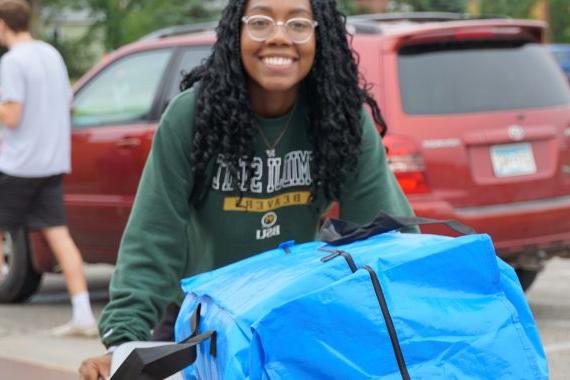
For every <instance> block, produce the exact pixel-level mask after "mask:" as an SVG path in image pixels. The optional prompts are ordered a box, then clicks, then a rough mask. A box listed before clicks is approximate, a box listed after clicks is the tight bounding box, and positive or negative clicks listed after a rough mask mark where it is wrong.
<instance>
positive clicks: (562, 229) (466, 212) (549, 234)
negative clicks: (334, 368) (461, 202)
mask: <svg viewBox="0 0 570 380" xmlns="http://www.w3.org/2000/svg"><path fill="white" fill-rule="evenodd" d="M410 201H411V203H412V207H413V208H414V210H415V212H416V214H417V215H420V216H426V217H431V218H437V219H454V220H458V221H460V222H462V223H464V224H467V225H468V226H470V227H472V228H474V229H475V230H476V231H477V232H479V233H487V234H489V235H490V236H491V237H492V238H493V242H494V244H495V248H496V250H497V252H498V253H499V255H500V256H501V257H504V258H507V259H512V258H514V256H517V255H519V254H521V253H530V252H536V251H545V252H547V253H550V254H557V252H564V251H566V252H567V251H568V250H569V249H570V196H565V197H558V198H550V199H543V200H534V201H528V202H517V203H511V204H500V205H490V206H481V207H468V208H454V207H452V206H451V205H450V204H449V203H448V202H445V201H441V200H433V199H410ZM422 230H423V231H424V232H428V233H443V232H444V231H445V230H444V229H441V228H440V227H436V228H434V229H432V228H422Z"/></svg>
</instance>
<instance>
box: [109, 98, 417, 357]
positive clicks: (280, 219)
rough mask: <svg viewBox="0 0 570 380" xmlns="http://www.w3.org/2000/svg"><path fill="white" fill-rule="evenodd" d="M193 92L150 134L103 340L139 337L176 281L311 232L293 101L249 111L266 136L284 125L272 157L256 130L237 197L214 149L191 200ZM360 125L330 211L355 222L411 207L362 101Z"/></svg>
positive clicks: (299, 114) (312, 207)
mask: <svg viewBox="0 0 570 380" xmlns="http://www.w3.org/2000/svg"><path fill="white" fill-rule="evenodd" d="M195 98H196V94H195V91H194V90H192V89H191V90H188V91H185V92H184V93H182V94H181V95H179V96H178V97H177V98H176V99H175V100H173V101H172V103H171V105H170V106H169V107H168V109H167V111H166V112H165V114H164V116H163V118H162V120H161V122H160V126H159V128H158V130H157V133H156V135H155V138H154V141H153V145H152V149H151V152H150V155H149V158H148V160H147V163H146V167H145V169H144V172H143V175H142V178H141V182H140V185H139V188H138V192H137V195H136V199H135V203H134V206H133V210H132V212H131V216H130V219H129V222H128V224H127V227H126V230H125V233H124V235H123V239H122V242H121V246H120V249H119V255H118V259H117V265H116V268H115V271H114V273H113V277H112V279H111V284H110V302H109V304H108V305H107V306H106V307H105V309H104V311H103V314H102V316H101V319H100V322H99V327H100V331H101V336H102V337H103V343H104V344H105V345H106V346H111V345H117V344H119V343H123V342H127V341H133V340H148V339H149V333H150V330H151V329H152V328H153V327H154V326H155V324H156V323H157V322H158V320H159V319H160V316H161V315H162V313H163V311H164V309H165V307H166V306H167V305H168V304H169V303H172V302H175V301H180V300H181V297H182V294H181V290H180V286H179V281H180V280H181V279H183V278H185V277H188V276H191V275H193V274H196V273H200V272H204V271H208V270H211V269H214V268H217V267H220V266H223V265H226V264H229V263H231V262H235V261H238V260H241V259H243V258H245V257H248V256H250V255H253V254H256V253H260V252H263V251H266V250H269V249H272V248H275V247H277V246H278V245H279V243H281V242H284V241H287V240H295V241H296V242H297V243H303V242H307V241H311V240H315V237H316V234H317V231H318V226H319V219H320V216H321V214H322V213H324V212H326V210H327V208H328V207H329V206H330V205H329V204H325V202H324V201H323V200H322V199H321V200H320V201H316V202H315V204H310V203H309V196H310V184H311V181H312V180H311V174H310V170H309V167H310V160H311V155H312V146H311V144H310V143H309V141H308V138H307V134H306V130H307V120H308V119H307V109H306V105H305V104H303V103H299V104H297V106H296V107H295V108H294V110H293V111H291V112H292V114H289V115H285V116H283V117H281V118H277V119H262V118H258V119H257V122H258V123H259V126H260V127H261V129H262V131H263V133H264V134H265V136H266V138H267V140H268V141H270V142H274V141H275V140H276V139H277V138H278V137H279V136H280V134H281V132H282V131H283V129H284V128H285V127H286V124H287V122H288V121H289V124H288V129H287V131H286V133H285V134H284V135H283V137H282V139H281V140H280V141H279V144H278V145H277V147H276V152H275V153H276V154H275V157H268V154H267V153H266V150H267V146H266V144H267V143H266V142H265V141H264V139H263V138H262V136H261V135H259V134H258V136H257V137H256V140H255V152H256V154H255V157H254V160H253V169H254V170H253V174H252V180H251V184H250V186H249V188H248V189H242V190H245V191H244V198H243V199H242V201H241V203H239V204H238V202H237V201H238V197H237V196H236V194H237V192H236V191H235V190H234V189H232V186H231V181H230V179H231V178H230V176H229V172H228V170H227V167H226V166H225V164H224V160H223V157H218V159H217V160H216V163H215V164H216V165H215V166H214V171H213V179H212V183H211V185H210V188H209V190H208V192H207V195H206V196H205V198H204V199H203V200H202V201H201V202H199V203H198V204H197V205H195V204H194V203H196V202H191V201H190V195H191V192H192V189H193V187H194V181H193V174H192V163H191V160H190V153H191V147H192V130H193V115H194V103H195ZM290 117H291V118H290ZM361 124H362V128H363V136H362V145H361V150H360V152H361V153H360V156H359V163H358V168H357V170H356V171H355V173H354V175H353V176H352V177H351V178H349V179H348V180H347V181H346V183H344V184H343V186H342V190H341V195H340V199H338V201H339V204H340V217H341V218H342V219H346V220H349V221H353V222H357V223H365V222H368V221H370V220H371V219H372V218H373V217H374V216H375V215H376V214H377V213H378V212H379V211H380V210H384V211H386V212H389V213H391V214H394V215H400V216H408V215H412V211H411V208H410V206H409V204H408V202H407V200H406V198H405V197H404V195H403V194H402V191H401V190H400V187H399V185H398V183H397V181H396V180H395V178H394V176H393V174H392V173H391V171H390V170H388V167H387V165H386V157H385V150H384V148H383V146H382V144H381V141H380V137H379V135H378V133H377V131H376V129H375V127H374V125H373V123H372V120H371V119H370V116H369V115H368V113H367V112H366V111H365V110H364V109H363V110H362V114H361ZM320 198H322V197H320Z"/></svg>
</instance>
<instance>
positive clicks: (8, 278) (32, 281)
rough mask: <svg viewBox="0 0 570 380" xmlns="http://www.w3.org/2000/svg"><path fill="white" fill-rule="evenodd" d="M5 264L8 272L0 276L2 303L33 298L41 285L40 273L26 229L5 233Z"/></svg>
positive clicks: (0, 299) (0, 298)
mask: <svg viewBox="0 0 570 380" xmlns="http://www.w3.org/2000/svg"><path fill="white" fill-rule="evenodd" d="M0 243H1V244H3V246H4V262H5V263H6V264H7V268H8V272H7V273H6V274H4V275H1V274H0V302H1V303H16V302H22V301H25V300H26V299H28V298H29V297H30V296H32V295H33V294H34V293H35V292H36V290H38V287H39V285H40V281H41V279H42V274H41V273H38V272H37V271H36V270H35V269H34V267H33V265H32V259H31V252H30V248H29V244H28V234H27V232H26V230H25V229H24V228H18V229H14V230H9V231H4V241H2V242H0Z"/></svg>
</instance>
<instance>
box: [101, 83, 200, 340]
mask: <svg viewBox="0 0 570 380" xmlns="http://www.w3.org/2000/svg"><path fill="white" fill-rule="evenodd" d="M193 106H194V101H193V95H192V93H191V92H186V93H183V94H182V95H180V96H179V97H178V98H176V99H175V100H174V101H173V102H172V103H171V105H170V106H169V108H168V109H167V111H166V112H165V115H164V117H163V118H162V120H161V122H160V126H159V128H158V130H157V132H156V135H155V137H154V141H153V143H152V148H151V152H150V155H149V157H148V159H147V163H146V165H145V168H144V171H143V174H142V177H141V181H140V183H139V187H138V191H137V194H136V198H135V202H134V205H133V209H132V212H131V215H130V218H129V221H128V223H127V227H126V230H125V232H124V234H123V238H122V241H121V245H120V248H119V255H118V258H117V264H116V267H115V271H114V272H113V276H112V278H111V283H110V287H109V293H110V302H109V303H108V304H107V306H106V307H105V309H104V310H103V313H102V316H101V318H100V321H99V330H100V333H101V337H102V340H103V344H104V345H105V346H107V347H108V346H112V345H117V344H120V343H124V342H127V341H134V340H142V341H144V340H148V339H149V337H150V330H151V329H152V328H153V327H154V326H155V325H156V323H157V322H158V320H159V319H160V317H161V316H162V314H163V312H164V310H165V308H166V306H167V305H168V304H169V303H172V302H175V301H177V300H178V298H179V297H180V296H181V291H180V286H179V280H180V279H181V278H182V277H183V275H184V270H185V268H186V267H187V260H188V246H189V243H188V228H187V227H188V224H189V222H190V205H189V199H190V192H191V190H192V186H193V178H192V170H191V164H190V148H191V132H190V131H191V127H192V120H193V117H192V116H193Z"/></svg>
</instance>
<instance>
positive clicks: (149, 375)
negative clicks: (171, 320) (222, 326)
mask: <svg viewBox="0 0 570 380" xmlns="http://www.w3.org/2000/svg"><path fill="white" fill-rule="evenodd" d="M200 309H201V307H200V304H198V306H197V307H196V310H195V311H194V314H193V315H192V318H191V321H190V323H191V328H192V334H191V335H190V337H189V338H188V339H186V340H185V341H182V342H181V343H174V344H168V345H164V346H158V347H149V348H135V349H134V350H133V351H132V352H131V353H130V354H129V356H128V357H127V359H125V361H124V362H123V363H122V364H121V366H120V367H119V368H118V369H117V371H116V372H115V373H114V374H113V376H112V377H111V380H160V379H165V378H167V377H169V376H172V375H174V374H175V373H176V372H179V371H181V370H183V369H184V368H186V367H188V366H189V365H190V364H192V363H194V362H195V361H196V356H197V351H196V347H197V346H198V345H199V344H200V343H202V342H204V341H206V340H208V339H210V355H212V356H216V332H215V331H206V332H205V333H203V334H198V327H199V324H200Z"/></svg>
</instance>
